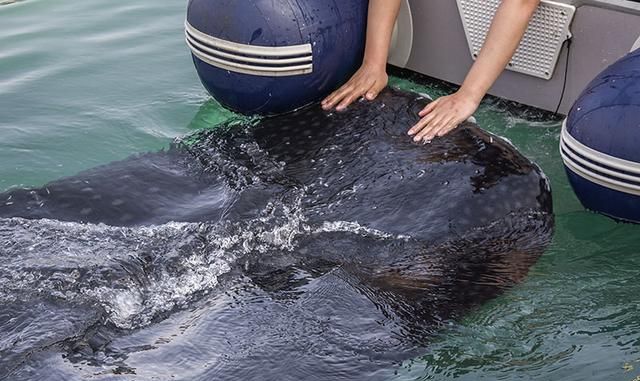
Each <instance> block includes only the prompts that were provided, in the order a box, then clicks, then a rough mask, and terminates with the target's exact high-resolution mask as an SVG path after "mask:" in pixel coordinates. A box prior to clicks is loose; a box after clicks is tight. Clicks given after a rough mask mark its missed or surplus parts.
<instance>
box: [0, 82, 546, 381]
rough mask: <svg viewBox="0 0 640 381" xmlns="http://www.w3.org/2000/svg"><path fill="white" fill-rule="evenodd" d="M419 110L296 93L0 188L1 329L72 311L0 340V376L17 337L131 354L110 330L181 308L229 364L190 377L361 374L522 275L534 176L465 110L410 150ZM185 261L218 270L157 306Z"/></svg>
mask: <svg viewBox="0 0 640 381" xmlns="http://www.w3.org/2000/svg"><path fill="white" fill-rule="evenodd" d="M426 103H427V100H426V99H423V98H421V97H420V96H418V95H415V94H410V93H404V92H400V91H396V90H386V91H384V92H383V93H382V94H380V96H379V97H378V98H377V100H376V101H374V102H373V103H372V104H358V103H357V104H355V105H353V106H352V107H350V108H349V109H348V110H347V111H346V112H341V113H329V112H326V111H323V110H322V109H321V108H320V107H319V106H317V105H313V106H310V107H307V108H305V109H302V110H299V111H297V112H294V113H291V114H287V115H283V116H278V117H270V118H265V119H262V120H260V121H258V122H257V123H256V124H255V125H231V126H220V127H217V128H215V129H212V130H207V131H200V132H198V133H197V134H195V135H194V136H191V137H189V139H188V142H181V143H176V144H174V145H173V146H172V147H171V148H169V149H168V150H167V151H163V152H157V153H147V154H141V155H136V156H133V157H131V158H129V159H126V160H124V161H120V162H115V163H111V164H107V165H104V166H101V167H97V168H94V169H90V170H87V171H85V172H82V173H80V174H78V175H76V176H72V177H69V178H63V179H60V180H57V181H54V182H51V183H49V184H47V185H45V186H44V187H42V188H35V189H14V190H10V191H8V192H6V193H4V194H0V217H2V218H0V238H1V239H2V241H3V242H4V243H3V246H0V257H2V258H3V260H4V261H5V266H8V268H11V269H13V270H12V271H15V272H16V274H17V275H15V279H13V280H12V281H11V282H7V283H1V282H0V296H2V298H3V300H4V299H7V300H9V299H10V297H11V300H12V301H11V302H6V304H5V305H6V306H7V308H6V311H7V312H6V313H5V315H2V316H0V331H2V332H16V330H17V329H16V328H15V327H13V326H12V325H11V324H13V323H11V321H15V319H14V318H15V317H18V316H19V317H20V319H23V320H25V321H31V322H34V323H33V325H36V324H35V322H40V323H41V324H43V325H46V321H47V319H51V316H56V319H61V320H63V321H73V322H75V323H76V324H75V325H74V326H73V327H74V328H73V329H69V330H64V329H60V330H58V331H56V332H55V334H54V336H55V337H53V338H47V339H46V340H45V339H37V340H36V339H34V342H30V343H28V345H27V344H25V346H24V348H23V347H21V346H20V345H17V344H16V345H14V346H13V347H11V346H9V347H0V354H2V355H3V356H0V357H4V358H5V360H3V361H0V370H5V371H11V372H12V374H13V375H14V378H15V379H21V377H22V376H21V375H22V374H23V373H21V372H22V369H23V368H22V367H21V366H22V365H20V364H22V362H23V361H27V362H28V360H26V359H28V357H29V355H28V354H27V353H31V352H32V351H33V350H34V349H41V350H43V351H44V352H43V353H49V352H52V353H57V351H61V352H62V353H66V355H65V356H66V358H74V355H76V356H78V357H79V358H80V359H83V360H82V361H89V362H91V361H94V362H95V361H98V362H99V360H96V357H95V356H96V355H95V354H96V353H99V352H100V353H104V352H105V351H107V352H108V351H111V352H113V353H116V354H117V355H118V356H120V357H118V358H119V359H120V358H121V359H120V360H118V361H119V362H118V366H120V367H124V368H126V367H132V365H131V362H133V361H134V360H133V357H134V355H133V354H132V353H130V352H129V350H128V349H126V348H125V349H123V348H122V347H119V346H118V344H117V342H118V341H119V340H124V339H125V338H129V337H130V335H134V332H138V331H140V332H153V330H154V329H157V328H155V327H160V326H162V324H164V323H163V322H165V321H168V322H172V321H173V320H174V319H175V320H177V321H179V320H180V319H181V316H182V315H181V314H180V313H176V311H181V310H184V309H189V310H200V309H202V310H203V311H206V313H202V314H198V316H199V317H198V319H199V320H198V321H200V324H202V325H204V326H207V327H209V330H208V331H207V332H209V333H208V334H206V335H205V336H204V337H199V339H198V340H199V341H198V344H201V345H202V349H201V351H203V353H206V354H207V357H209V358H217V357H216V356H223V355H224V356H227V357H229V358H231V360H229V361H222V360H221V361H219V362H217V363H216V366H215V367H214V368H212V369H209V370H203V371H202V372H201V373H199V374H198V375H197V376H194V377H193V378H192V379H203V380H204V379H211V377H215V378H217V379H240V378H242V379H292V380H293V379H328V378H330V379H377V378H380V377H381V374H380V373H379V372H381V371H382V370H383V369H387V368H389V367H390V366H392V364H396V363H397V362H398V361H402V360H404V359H407V358H410V357H411V356H415V355H416V354H418V353H420V351H421V350H423V348H424V347H425V346H426V345H427V344H428V340H429V337H430V336H431V335H432V333H433V332H434V330H437V329H438V328H439V327H441V325H442V324H443V323H444V322H446V321H448V320H450V319H455V318H456V317H458V316H460V314H462V313H464V312H466V311H468V310H469V309H471V308H474V307H476V306H478V305H479V304H481V303H482V302H484V301H486V300H488V299H490V298H493V297H495V296H497V295H499V294H500V293H502V292H504V290H506V289H508V288H509V287H510V286H512V285H514V284H516V283H517V282H520V281H522V280H523V279H524V277H525V276H526V274H527V272H528V269H529V267H530V266H531V265H532V264H533V263H535V261H536V260H537V258H538V257H539V256H540V255H541V254H542V253H543V252H544V250H545V248H546V247H547V245H548V244H549V242H550V239H551V235H552V232H553V215H552V205H551V193H550V190H549V185H548V182H547V180H546V178H545V177H544V176H543V174H542V173H541V171H540V170H539V168H538V167H537V166H535V165H534V164H533V163H531V162H530V161H529V160H527V159H526V158H525V157H523V156H522V155H521V154H519V153H518V152H517V151H516V150H515V149H514V148H513V147H512V146H511V145H510V144H508V143H506V142H505V141H503V140H501V139H499V138H497V137H495V136H492V135H490V134H488V133H486V132H484V131H482V130H481V129H479V128H478V127H477V126H475V125H473V124H469V123H467V124H465V125H463V126H461V127H460V128H458V129H456V130H455V131H454V132H452V133H451V134H449V135H447V136H445V137H443V138H439V139H436V140H434V141H433V142H432V143H431V144H426V145H424V144H419V143H414V142H413V141H412V139H411V138H410V137H408V136H407V135H406V126H407V125H410V124H411V123H415V122H416V118H417V116H416V114H417V111H418V110H420V109H422V108H423V107H424V106H425V104H426ZM15 217H20V218H15ZM22 218H24V219H27V220H23V219H22ZM42 218H45V219H52V220H59V221H69V222H73V224H71V225H65V224H62V225H60V224H57V223H54V222H48V221H39V219H42ZM171 221H179V222H186V223H187V224H185V225H177V226H176V225H172V224H170V222H171ZM78 222H79V223H81V224H77V223H78ZM93 224H106V225H107V226H102V227H95V226H94V225H93ZM149 229H151V230H149ZM156 231H160V232H162V234H161V237H158V235H157V233H156ZM34 245H35V246H34ZM27 247H35V250H36V254H37V258H39V259H38V260H36V261H34V260H33V257H32V255H35V254H32V251H29V250H27V249H26V248H27ZM74 250H75V251H74ZM105 253H109V254H108V255H106V254H105ZM82 255H86V257H84V259H81V260H79V259H78V257H79V256H80V257H82ZM185 258H197V259H198V260H203V261H204V263H205V264H207V265H209V266H210V265H211V264H212V263H213V264H218V262H217V261H224V263H225V266H228V268H226V267H225V270H224V271H222V270H221V271H220V272H219V273H218V272H216V273H215V274H216V276H218V278H219V279H218V281H217V282H215V284H213V285H210V284H208V283H206V282H205V283H206V286H201V284H205V283H202V282H203V280H202V279H203V278H202V277H200V278H198V279H200V280H199V282H201V283H198V285H199V286H198V287H193V288H194V290H193V291H190V293H189V294H188V296H187V297H184V296H183V295H181V296H180V298H186V299H185V300H183V299H180V303H177V302H175V300H174V299H172V298H174V296H173V294H175V292H174V293H171V295H169V296H166V299H161V300H162V303H156V299H157V298H160V297H163V298H164V296H163V295H164V292H165V291H166V290H165V288H163V287H165V286H162V287H161V286H158V284H161V285H165V284H166V283H167V282H166V281H163V282H160V281H159V279H160V280H164V279H166V278H167V277H168V279H169V280H171V282H168V284H172V283H180V282H179V281H176V280H175V279H183V276H184V274H187V273H188V272H189V271H191V272H194V271H195V272H197V271H201V270H202V268H203V266H204V265H197V266H196V265H193V267H188V266H187V264H185V263H186V262H185V261H186V259H185ZM202 258H204V259H202ZM194 261H195V260H191V262H193V263H195V262H194ZM191 262H190V263H191ZM198 263H199V262H198ZM71 269H74V270H73V271H76V272H77V274H78V275H77V276H75V275H74V276H75V278H74V279H73V281H72V280H68V279H67V276H68V274H69V273H70V272H72V270H71ZM187 270H188V271H187ZM216 271H217V270H216ZM27 274H28V275H29V276H27ZM34 274H35V275H34ZM189 274H190V273H189ZM207 274H208V273H207ZM205 278H206V277H205ZM188 279H190V280H191V279H192V278H188ZM51 284H55V287H54V288H55V290H50V289H49V288H48V285H49V286H50V285H51ZM36 289H38V290H39V291H38V292H35V291H34V290H36ZM105 289H106V290H107V292H106V293H105V292H104V290H105ZM97 290H99V291H100V292H98V291H97ZM122 290H127V292H133V293H135V295H141V296H140V301H139V303H138V304H139V305H140V307H139V308H138V309H136V310H135V313H129V314H128V315H126V316H125V315H124V314H123V313H122V311H120V310H118V303H116V301H115V300H116V299H114V298H113V297H112V296H110V295H111V294H112V293H118V292H121V291H122ZM54 291H55V295H58V294H59V293H63V294H64V295H67V297H66V298H65V299H60V298H59V297H57V296H56V297H54ZM69 295H71V296H69ZM96 295H98V296H96ZM105 295H107V296H105ZM158 295H160V296H158ZM229 295H232V296H233V298H232V300H231V301H229V300H228V296H229ZM256 298H257V299H258V300H259V301H260V302H259V303H257V304H256V303H253V302H251V301H253V300H256ZM214 302H215V303H214ZM171 303H173V304H171ZM214 304H215V305H221V306H222V307H220V306H218V307H216V308H213V307H211V305H214ZM36 305H37V306H46V311H47V312H46V313H45V312H43V311H42V310H39V309H38V308H34V306H36ZM167 306H168V307H167ZM71 311H73V312H71ZM114 311H115V312H114ZM132 329H133V331H131V330H132ZM18 331H19V330H18ZM223 333H224V335H223ZM227 334H228V336H225V335H227ZM134 336H135V335H134ZM129 339H130V338H129ZM129 339H127V340H129ZM43 340H44V341H43ZM51 342H57V343H59V344H58V345H57V346H53V347H51V346H50V343H51ZM194 345H195V344H194ZM25 348H26V349H25ZM43 348H46V350H45V349H43ZM183 350H184V348H182V349H181V348H180V346H179V345H178V343H168V344H166V345H164V346H161V347H160V349H158V350H157V352H154V353H164V355H159V356H165V357H166V358H169V357H174V356H175V354H176V353H181V352H180V351H183ZM158 351H159V352H158ZM163 351H164V352H163ZM111 352H109V353H111ZM114 356H115V355H114ZM193 356H194V357H193V358H194V359H195V358H197V355H196V354H194V355H193ZM116 357H117V356H116ZM165 357H163V358H164V359H165V360H166V358H165ZM70 361H71V360H70ZM163 361H164V360H163ZM194 361H195V360H194ZM292 362H295V364H296V365H295V366H293V367H292V366H291V363H292ZM25 374H26V373H25ZM140 377H141V378H140V379H144V377H142V376H140ZM185 377H186V376H185Z"/></svg>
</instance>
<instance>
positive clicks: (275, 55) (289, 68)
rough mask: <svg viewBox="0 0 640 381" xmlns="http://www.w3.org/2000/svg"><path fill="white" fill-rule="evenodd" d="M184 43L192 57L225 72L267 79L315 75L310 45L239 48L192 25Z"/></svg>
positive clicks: (186, 23)
mask: <svg viewBox="0 0 640 381" xmlns="http://www.w3.org/2000/svg"><path fill="white" fill-rule="evenodd" d="M185 39H186V42H187V46H189V49H191V52H192V53H193V55H195V56H196V57H197V58H199V59H200V60H202V61H204V62H206V63H208V64H210V65H212V66H215V67H218V68H221V69H224V70H229V71H233V72H236V73H242V74H250V75H256V76H266V77H284V76H293V75H303V74H308V73H312V72H313V50H312V47H311V44H303V45H291V46H275V47H270V46H255V45H245V44H239V43H236V42H231V41H226V40H223V39H220V38H216V37H212V36H209V35H207V34H204V33H202V32H200V31H199V30H197V29H196V28H194V27H193V26H192V25H191V24H189V22H185Z"/></svg>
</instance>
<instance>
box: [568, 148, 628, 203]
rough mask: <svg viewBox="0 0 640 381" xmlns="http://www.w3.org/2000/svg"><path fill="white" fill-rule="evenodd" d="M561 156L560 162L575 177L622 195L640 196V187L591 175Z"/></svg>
mask: <svg viewBox="0 0 640 381" xmlns="http://www.w3.org/2000/svg"><path fill="white" fill-rule="evenodd" d="M560 155H562V161H564V164H565V165H566V166H567V168H569V169H570V170H571V171H572V172H573V173H575V174H576V175H578V176H580V177H582V178H584V179H586V180H589V181H591V182H592V183H595V184H598V185H602V186H603V187H605V188H609V189H613V190H616V191H619V192H623V193H629V194H633V195H636V196H640V187H635V186H633V185H630V184H626V183H622V182H620V181H616V180H612V179H609V178H607V177H604V176H601V175H598V174H597V173H593V172H591V171H588V170H585V169H583V168H581V167H579V166H578V165H576V164H575V163H574V162H573V161H571V159H570V158H568V157H567V156H566V155H565V154H564V153H563V152H560Z"/></svg>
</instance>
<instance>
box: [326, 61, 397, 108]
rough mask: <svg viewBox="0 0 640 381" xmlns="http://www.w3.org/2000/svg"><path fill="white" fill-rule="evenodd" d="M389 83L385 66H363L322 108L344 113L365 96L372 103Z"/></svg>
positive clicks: (329, 97) (330, 96) (328, 98)
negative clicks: (348, 107)
mask: <svg viewBox="0 0 640 381" xmlns="http://www.w3.org/2000/svg"><path fill="white" fill-rule="evenodd" d="M387 82H389V76H388V75H387V72H386V71H385V67H384V66H381V67H374V66H371V65H367V64H363V65H362V66H361V67H360V69H358V71H357V72H356V73H355V74H354V75H353V76H352V77H351V79H349V81H348V82H347V83H345V84H344V85H342V87H340V88H339V89H338V90H336V91H334V92H333V93H331V94H330V95H329V96H328V97H326V98H325V99H324V100H323V101H322V108H323V109H325V110H331V109H332V108H334V107H335V108H336V110H337V111H343V110H345V109H346V108H347V106H349V105H350V104H351V103H353V102H354V101H356V100H358V99H359V98H360V97H363V96H364V97H365V98H366V99H367V100H370V101H372V100H374V99H375V98H376V97H377V96H378V94H379V93H380V91H382V89H384V88H385V86H387ZM336 105H337V106H336Z"/></svg>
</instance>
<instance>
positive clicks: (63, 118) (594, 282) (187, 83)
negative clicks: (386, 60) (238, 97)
mask: <svg viewBox="0 0 640 381" xmlns="http://www.w3.org/2000/svg"><path fill="white" fill-rule="evenodd" d="M0 4H3V2H0ZM185 6H186V3H185V2H182V1H180V2H175V1H168V0H156V1H149V0H132V1H128V2H126V3H120V2H113V1H107V0H92V1H80V0H65V1H62V0H25V1H20V2H15V3H12V4H7V5H0V26H1V28H0V163H1V164H0V191H1V190H6V189H8V188H10V187H13V186H34V185H42V184H44V183H46V182H48V181H51V180H54V179H56V178H59V177H61V176H65V175H72V174H74V173H76V172H78V171H80V170H82V169H86V168H90V167H94V166H96V165H99V164H103V163H107V162H109V161H113V160H119V159H123V158H125V157H127V156H129V155H131V154H133V153H138V152H144V151H156V150H158V149H161V148H163V147H167V146H168V145H169V144H170V142H171V141H172V140H173V139H174V138H176V137H179V136H184V135H187V134H189V133H190V132H192V131H194V130H197V129H201V128H208V127H211V126H213V125H215V124H216V123H219V122H221V121H225V120H228V119H230V118H233V117H236V116H235V115H233V114H232V113H230V112H228V111H225V110H224V109H222V108H221V107H220V106H219V105H218V104H217V103H215V102H214V101H213V100H211V99H210V97H209V96H208V95H207V94H206V92H205V91H204V90H203V88H202V86H201V85H200V83H199V81H198V78H197V76H196V74H195V72H194V70H193V67H192V64H191V60H190V57H189V54H188V50H187V48H186V47H185V44H184V42H183V20H184V11H185ZM392 84H394V85H396V86H400V87H403V88H405V89H413V90H416V91H420V92H426V93H429V94H431V95H440V94H442V91H443V90H442V88H440V87H438V86H431V87H423V86H419V85H416V84H413V83H410V82H407V81H405V80H401V79H396V78H394V79H393V80H392ZM476 117H477V120H478V123H479V124H480V125H481V126H482V127H483V128H485V129H488V130H490V131H492V132H494V133H497V134H499V135H502V136H505V137H507V138H508V139H510V140H511V141H512V142H513V143H514V144H515V145H516V146H517V147H518V148H519V149H520V150H521V151H522V152H523V153H525V154H526V155H527V156H528V157H529V158H531V159H532V160H534V161H536V162H537V163H538V164H540V166H541V167H542V168H543V170H544V171H545V173H546V174H547V175H548V176H549V177H550V179H551V181H552V184H553V191H554V207H555V211H556V223H557V228H556V236H555V240H554V243H553V245H552V247H551V248H550V249H549V251H548V252H547V253H546V254H545V255H544V256H543V257H542V258H541V260H540V261H539V262H538V264H537V265H536V266H535V267H534V268H533V269H532V271H531V273H530V276H529V278H528V280H527V281H526V282H525V283H523V284H522V285H520V286H519V287H517V288H515V289H513V290H512V291H511V292H509V293H508V294H506V295H504V296H502V297H500V298H498V299H496V300H494V301H493V302H491V303H488V304H486V305H484V306H483V307H482V308H480V309H479V310H477V311H474V312H473V313H471V314H469V315H468V316H467V317H466V318H465V319H464V320H462V321H460V322H458V323H455V324H452V325H450V326H449V327H447V328H446V329H444V330H443V331H442V332H441V334H440V335H439V336H438V337H437V338H436V339H435V340H434V342H433V343H432V344H431V345H430V346H429V349H428V351H427V353H426V354H425V355H424V356H421V357H419V358H416V359H414V360H413V361H410V362H406V363H405V364H403V365H402V366H400V367H398V369H397V379H399V380H412V379H438V380H442V379H454V378H460V379H467V380H477V379H486V380H494V379H501V380H504V379H514V380H515V379H539V380H547V379H549V380H560V379H562V380H585V379H597V380H601V379H602V380H604V379H606V380H629V381H631V380H634V379H637V380H640V307H639V296H640V276H639V274H640V271H639V269H640V227H637V226H632V225H621V224H616V223H614V222H612V221H610V220H609V219H607V218H604V217H601V216H598V215H594V214H591V213H589V212H586V211H584V210H583V209H582V207H581V206H580V204H579V202H578V200H577V199H576V198H575V196H574V195H573V193H572V191H571V189H570V187H569V184H568V183H567V181H566V178H565V176H564V172H563V169H562V164H561V160H560V155H559V153H558V149H557V146H558V138H559V132H560V124H559V123H558V122H554V121H551V122H540V121H533V120H531V119H530V118H529V117H527V114H524V115H523V114H519V115H516V114H514V113H513V112H511V111H509V110H506V109H505V108H504V107H502V106H501V105H500V104H497V103H495V102H485V104H483V106H482V107H481V109H480V110H479V111H478V113H477V115H476Z"/></svg>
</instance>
